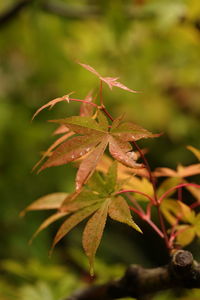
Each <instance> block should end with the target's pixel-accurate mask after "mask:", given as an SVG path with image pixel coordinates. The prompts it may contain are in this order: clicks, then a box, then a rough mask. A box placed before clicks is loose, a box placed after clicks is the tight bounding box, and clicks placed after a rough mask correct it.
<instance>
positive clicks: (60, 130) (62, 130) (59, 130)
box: [53, 125, 69, 135]
mask: <svg viewBox="0 0 200 300" xmlns="http://www.w3.org/2000/svg"><path fill="white" fill-rule="evenodd" d="M66 132H69V128H67V126H65V125H60V126H59V127H58V128H57V129H56V130H55V131H54V132H53V135H56V134H63V133H66Z"/></svg>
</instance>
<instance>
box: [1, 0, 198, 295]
mask: <svg viewBox="0 0 200 300" xmlns="http://www.w3.org/2000/svg"><path fill="white" fill-rule="evenodd" d="M77 60H78V61H81V62H83V63H86V64H90V65H92V66H93V67H95V68H96V69H97V70H98V71H99V72H100V73H101V74H103V75H104V76H112V77H118V76H119V77H120V81H121V82H123V83H124V84H125V85H127V86H128V87H130V88H132V89H135V90H139V91H141V93H138V94H131V93H128V92H125V91H122V90H120V89H117V88H114V89H113V91H112V92H111V91H110V90H109V89H108V88H107V87H105V88H104V99H105V103H106V104H107V106H108V109H109V110H110V111H111V112H112V114H113V116H118V115H119V114H121V113H122V112H126V115H127V117H128V118H131V119H132V120H133V121H135V122H138V123H139V124H141V125H142V126H144V127H146V128H147V129H149V130H151V131H153V132H164V134H163V136H162V137H160V138H159V139H156V140H148V141H146V142H145V143H144V144H141V145H142V146H144V147H148V149H149V153H148V158H149V162H150V164H151V166H152V167H153V168H155V167H158V166H162V167H164V166H168V167H172V168H175V167H176V165H177V164H178V163H182V164H183V165H188V164H191V163H194V162H195V158H194V156H193V155H192V154H191V153H190V152H189V151H188V150H186V148H185V146H186V145H192V146H195V147H197V148H200V138H199V133H200V1H199V0H18V1H17V0H15V1H14V0H1V1H0V149H1V150H0V177H1V178H0V191H1V193H0V195H1V204H0V227H1V230H0V240H1V243H0V245H1V246H0V300H14V299H16V300H17V299H20V300H61V299H63V298H64V297H65V296H67V295H69V294H70V293H71V291H72V290H74V289H76V288H79V287H81V286H83V285H85V284H86V283H87V282H88V281H89V277H88V265H87V261H86V259H85V256H84V255H83V253H82V247H81V231H82V228H83V227H82V225H81V226H79V227H77V228H76V229H74V230H73V232H72V233H70V234H69V236H68V237H67V238H65V239H64V240H63V242H61V243H60V245H59V246H58V247H57V248H56V250H55V252H54V255H53V257H52V258H51V259H49V257H48V251H49V248H50V245H51V241H52V237H53V235H54V233H55V232H56V228H57V227H56V225H55V226H52V227H51V228H49V229H48V230H46V231H45V232H44V233H41V235H40V236H39V237H38V238H37V239H36V240H35V241H34V243H33V244H32V245H31V246H29V245H28V240H29V239H30V237H31V235H32V234H33V232H34V231H35V230H36V229H37V227H38V226H39V224H40V223H41V221H42V220H43V219H44V217H47V216H48V213H46V212H45V213H43V212H38V213H37V212H36V213H29V214H28V215H27V216H26V217H25V218H23V219H20V218H19V213H20V211H21V210H22V209H23V208H24V207H25V206H27V205H28V204H30V203H31V202H32V201H34V200H35V199H37V198H38V197H40V196H42V195H45V194H48V193H51V192H61V191H62V192H70V191H72V190H73V188H74V183H73V179H74V175H75V172H76V170H75V168H74V167H71V166H62V167H59V168H51V169H48V170H47V171H44V172H42V173H41V174H40V175H36V174H34V173H31V169H32V167H33V165H34V164H35V163H36V162H37V160H38V159H39V155H40V151H42V150H45V149H46V148H47V147H48V146H49V145H50V144H51V143H52V142H53V140H54V137H53V136H52V131H53V129H54V128H55V127H54V126H53V125H52V124H49V123H47V122H46V121H47V120H48V119H53V118H57V117H59V118H61V117H65V116H70V115H73V114H77V112H78V109H79V107H78V105H76V103H75V104H74V103H73V104H70V105H68V104H66V103H60V104H58V105H57V106H56V107H55V108H54V109H53V110H51V111H48V110H45V111H43V112H42V113H41V114H40V115H39V116H38V117H37V118H36V120H35V121H34V122H32V123H31V121H30V120H31V117H32V115H33V113H34V112H35V111H36V109H37V108H39V107H40V106H42V105H43V104H45V103H46V102H47V101H49V100H51V99H53V98H56V97H58V96H62V95H64V94H67V93H69V92H70V91H75V92H76V94H75V97H77V98H84V97H85V95H86V94H87V93H88V91H90V90H91V89H94V90H95V89H96V88H97V87H98V80H97V78H95V76H93V75H92V74H90V73H89V72H87V71H86V70H84V69H83V68H81V67H80V66H79V65H78V64H76V61H77ZM143 228H144V227H143ZM144 230H146V232H147V234H146V235H144V236H143V237H138V234H137V233H135V232H132V231H131V229H129V228H126V226H123V225H118V224H115V223H114V222H113V223H112V222H110V223H109V224H108V228H107V229H106V232H105V234H104V238H103V241H102V244H101V247H100V249H99V251H98V254H97V261H96V280H97V281H98V282H100V281H106V280H108V279H109V278H112V277H115V276H118V275H119V276H120V275H121V274H122V273H123V270H124V268H125V267H126V266H127V265H128V264H130V263H139V264H142V265H144V266H157V265H159V264H163V263H166V261H167V254H166V251H165V248H164V246H163V244H162V242H161V241H159V240H158V239H157V238H156V237H155V236H154V233H153V232H152V231H151V230H150V231H149V229H148V228H144ZM119 245H120V247H119ZM198 247H199V243H198V241H195V243H193V244H192V245H191V248H190V249H192V251H193V252H194V253H195V255H196V257H197V258H198V257H199V256H200V255H199V253H198V249H199V248H198ZM199 298H200V295H199V293H198V292H197V291H194V292H193V293H188V294H187V293H186V294H184V295H182V294H181V293H179V292H176V295H174V294H171V293H170V292H167V293H163V294H162V295H158V296H157V297H156V298H154V299H156V300H160V299H163V300H164V299H165V300H166V299H184V300H186V299H187V300H189V299H191V300H192V299H199Z"/></svg>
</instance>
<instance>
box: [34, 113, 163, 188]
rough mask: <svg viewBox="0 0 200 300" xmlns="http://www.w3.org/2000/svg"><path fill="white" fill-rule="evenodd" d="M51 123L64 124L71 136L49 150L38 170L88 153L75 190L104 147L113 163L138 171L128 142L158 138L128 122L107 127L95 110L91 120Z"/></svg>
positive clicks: (92, 170)
mask: <svg viewBox="0 0 200 300" xmlns="http://www.w3.org/2000/svg"><path fill="white" fill-rule="evenodd" d="M52 122H56V123H59V124H61V125H66V126H67V128H68V129H69V130H70V131H72V132H74V133H75V134H74V135H73V136H71V137H70V138H69V139H68V140H67V141H65V142H64V143H62V144H61V145H60V146H59V147H57V148H56V149H55V150H54V151H53V153H52V155H51V156H50V157H49V158H48V160H47V161H46V162H45V163H44V164H43V165H42V167H41V168H40V170H39V171H41V170H43V169H45V168H48V167H51V166H58V165H62V164H66V163H69V162H72V161H74V160H77V159H78V158H81V157H83V156H84V155H85V154H87V153H88V154H87V155H86V156H85V157H84V159H83V160H82V162H81V164H80V166H79V169H78V172H77V176H76V188H77V189H80V188H81V187H82V185H83V184H84V183H86V182H87V180H88V179H89V178H90V176H91V175H92V174H93V172H94V170H95V168H96V166H97V164H98V163H99V161H100V160H101V158H102V156H103V153H104V151H105V150H106V148H107V146H108V145H109V151H110V154H111V156H113V157H114V158H115V159H116V160H118V161H119V162H121V163H122V164H124V165H126V166H127V167H131V168H141V167H143V166H142V165H141V164H138V163H136V159H137V155H135V152H133V151H132V146H131V144H130V143H129V141H130V142H131V141H134V140H139V139H141V138H148V137H151V138H152V137H155V136H158V135H157V134H152V133H151V132H149V131H148V130H146V129H144V128H142V127H141V126H137V125H136V124H133V123H130V122H129V123H126V122H125V123H118V124H116V122H115V123H114V127H112V126H111V128H110V126H109V123H108V120H107V118H106V117H105V115H104V114H103V112H102V111H100V110H98V111H97V113H96V116H95V119H94V118H91V117H88V116H74V117H69V118H66V119H60V120H53V121H52ZM131 130H133V131H132V132H131ZM77 134H78V135H79V136H77Z"/></svg>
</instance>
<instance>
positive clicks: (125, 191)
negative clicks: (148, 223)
mask: <svg viewBox="0 0 200 300" xmlns="http://www.w3.org/2000/svg"><path fill="white" fill-rule="evenodd" d="M123 193H137V194H140V195H143V196H145V197H146V198H148V199H149V200H150V201H151V202H152V203H153V202H154V201H153V198H152V197H151V196H149V195H147V194H145V193H143V192H140V191H137V190H122V191H119V192H117V193H116V194H115V195H119V194H123Z"/></svg>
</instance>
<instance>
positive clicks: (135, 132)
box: [111, 122, 160, 142]
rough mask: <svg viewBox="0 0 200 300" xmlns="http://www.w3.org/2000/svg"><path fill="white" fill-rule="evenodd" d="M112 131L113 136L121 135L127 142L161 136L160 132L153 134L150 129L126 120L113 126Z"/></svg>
mask: <svg viewBox="0 0 200 300" xmlns="http://www.w3.org/2000/svg"><path fill="white" fill-rule="evenodd" d="M111 133H112V135H113V136H115V137H119V138H120V139H122V140H123V141H126V142H128V141H137V140H140V139H143V138H153V137H159V136H160V134H153V133H151V132H150V131H148V130H146V129H144V128H143V127H141V126H139V125H137V124H135V123H132V122H124V123H121V124H119V125H118V126H117V127H115V128H111Z"/></svg>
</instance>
